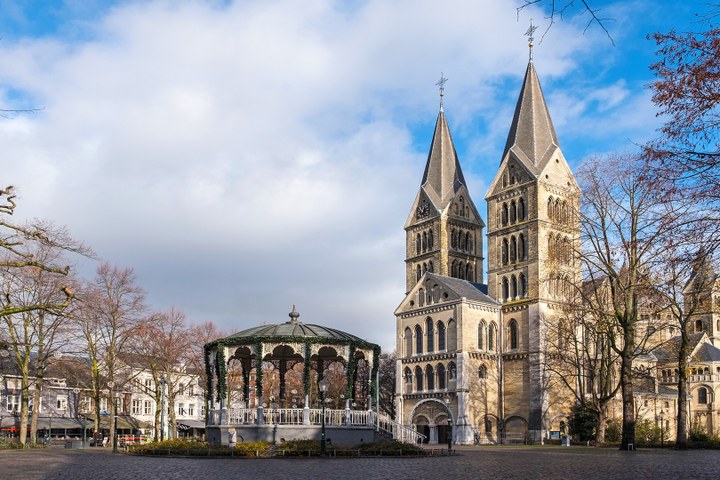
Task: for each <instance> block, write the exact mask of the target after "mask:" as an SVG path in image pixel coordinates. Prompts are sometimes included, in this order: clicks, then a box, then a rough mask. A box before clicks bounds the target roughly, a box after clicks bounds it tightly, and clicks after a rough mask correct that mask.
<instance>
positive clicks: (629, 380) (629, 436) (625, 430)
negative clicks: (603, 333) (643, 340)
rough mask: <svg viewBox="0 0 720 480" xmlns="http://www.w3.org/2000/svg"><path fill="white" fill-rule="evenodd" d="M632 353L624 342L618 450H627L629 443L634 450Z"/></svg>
mask: <svg viewBox="0 0 720 480" xmlns="http://www.w3.org/2000/svg"><path fill="white" fill-rule="evenodd" d="M626 341H627V339H626ZM629 343H634V342H629ZM632 354H633V352H632V351H631V350H630V349H629V348H628V345H627V344H626V345H625V348H624V349H623V357H622V364H621V372H620V385H621V389H622V403H623V422H622V439H621V441H620V450H628V449H629V448H630V445H632V450H635V398H634V395H633V375H632Z"/></svg>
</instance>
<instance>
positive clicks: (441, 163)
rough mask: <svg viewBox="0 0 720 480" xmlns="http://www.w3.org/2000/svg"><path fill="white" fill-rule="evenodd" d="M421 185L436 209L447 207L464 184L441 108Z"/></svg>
mask: <svg viewBox="0 0 720 480" xmlns="http://www.w3.org/2000/svg"><path fill="white" fill-rule="evenodd" d="M421 185H422V189H423V190H424V191H425V193H426V194H427V195H428V197H430V200H432V202H433V203H434V204H435V207H436V208H438V209H444V208H445V207H447V205H448V204H449V203H450V202H451V201H452V199H453V198H454V197H455V195H456V194H457V192H458V190H459V189H460V187H462V186H463V185H465V178H464V177H463V173H462V170H461V169H460V162H459V160H458V156H457V152H456V151H455V145H454V144H453V140H452V136H451V135H450V128H449V127H448V124H447V120H446V119H445V112H444V111H443V110H442V108H441V110H440V113H438V117H437V121H436V122H435V132H434V133H433V139H432V143H431V144H430V153H429V154H428V159H427V164H426V165H425V173H424V174H423V178H422V182H421Z"/></svg>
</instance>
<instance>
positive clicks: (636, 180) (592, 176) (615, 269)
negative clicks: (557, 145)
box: [578, 155, 692, 450]
mask: <svg viewBox="0 0 720 480" xmlns="http://www.w3.org/2000/svg"><path fill="white" fill-rule="evenodd" d="M644 167H645V164H644V163H643V161H642V160H641V159H640V158H639V157H638V156H632V155H625V156H617V157H613V158H605V159H594V160H592V161H589V162H587V163H586V164H585V165H583V166H582V167H581V169H580V171H579V172H578V174H579V175H578V178H579V180H580V185H581V188H582V190H583V198H582V205H581V212H580V225H581V235H582V239H581V242H582V245H581V248H580V251H579V252H578V257H579V259H580V261H581V262H582V271H583V277H584V280H585V282H587V283H589V284H590V285H592V286H594V287H595V288H594V289H593V290H592V296H594V299H593V298H592V297H590V299H591V300H593V301H592V302H589V303H586V305H585V308H587V309H589V311H588V312H587V314H588V315H590V316H591V317H592V318H593V319H594V321H595V322H598V324H599V325H602V328H603V331H604V332H605V335H606V338H607V341H608V342H609V346H610V348H612V350H613V351H614V352H615V354H617V355H618V356H619V363H620V366H619V372H620V387H621V392H622V402H623V425H622V440H621V445H620V448H621V449H623V450H625V449H627V448H628V445H629V444H635V441H634V436H635V408H634V385H633V371H632V364H633V360H634V359H635V358H636V357H637V355H638V354H640V353H643V351H644V347H645V343H646V342H647V335H645V334H643V332H641V331H639V330H638V322H639V320H640V312H641V303H642V301H643V299H647V298H653V297H654V296H655V295H656V289H655V285H654V284H653V282H654V279H653V276H652V273H653V271H654V269H655V268H656V267H657V265H658V262H659V259H661V258H662V256H663V255H665V254H666V253H667V252H666V251H665V248H666V246H667V245H668V243H669V239H671V238H672V237H673V235H675V233H676V231H677V229H678V228H683V226H685V225H689V224H690V223H691V222H692V218H691V215H690V212H691V205H688V204H687V203H682V202H676V201H673V200H674V199H668V198H666V197H665V196H664V195H659V194H658V192H657V191H656V190H655V189H654V188H653V182H652V181H649V180H648V176H647V172H646V170H645V169H644ZM600 286H602V288H599V287H600ZM585 299H586V300H587V299H588V296H587V294H586V295H585Z"/></svg>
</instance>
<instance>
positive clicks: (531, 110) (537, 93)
mask: <svg viewBox="0 0 720 480" xmlns="http://www.w3.org/2000/svg"><path fill="white" fill-rule="evenodd" d="M558 148H560V142H558V138H557V135H556V134H555V128H554V127H553V123H552V119H551V118H550V112H549V111H548V107H547V104H546V103H545V97H544V95H543V92H542V89H541V88H540V81H539V80H538V76H537V73H536V72H535V67H534V66H533V63H532V62H530V63H528V67H527V70H526V72H525V80H524V81H523V86H522V89H521V91H520V97H519V98H518V102H517V105H516V107H515V115H514V116H513V121H512V124H511V126H510V133H509V134H508V139H507V143H506V144H505V150H504V151H503V155H502V158H505V156H506V155H507V154H508V152H509V151H512V152H513V153H514V154H515V156H516V157H517V158H518V159H519V160H520V161H521V162H523V164H525V166H526V167H527V168H528V169H529V170H530V171H532V172H533V173H534V174H535V175H538V174H539V173H540V172H541V171H542V169H543V168H544V166H545V164H547V162H548V161H549V160H550V158H551V156H552V154H553V153H554V152H555V150H556V149H558Z"/></svg>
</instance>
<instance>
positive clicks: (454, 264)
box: [450, 260, 458, 278]
mask: <svg viewBox="0 0 720 480" xmlns="http://www.w3.org/2000/svg"><path fill="white" fill-rule="evenodd" d="M450 276H451V277H455V278H457V277H458V273H457V262H456V261H455V260H453V261H452V263H451V264H450Z"/></svg>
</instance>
